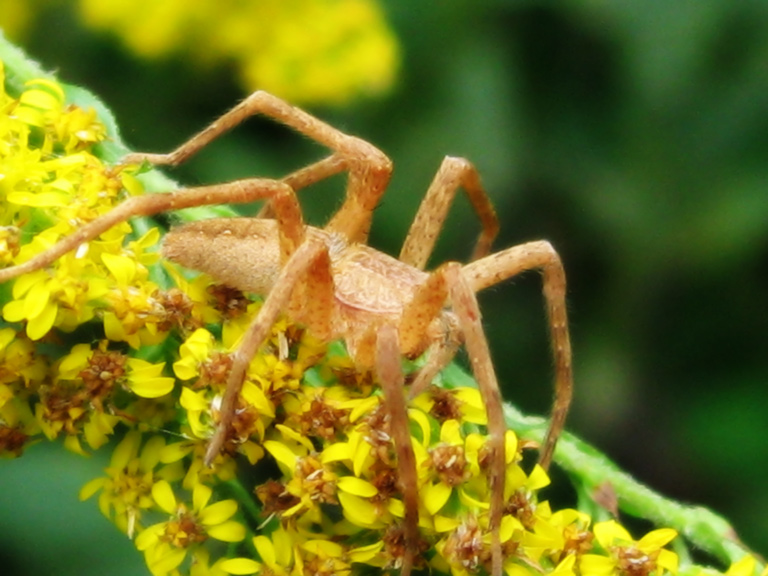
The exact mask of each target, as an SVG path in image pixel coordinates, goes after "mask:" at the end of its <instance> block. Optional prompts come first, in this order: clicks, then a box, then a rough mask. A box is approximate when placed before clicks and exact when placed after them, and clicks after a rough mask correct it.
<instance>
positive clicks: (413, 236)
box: [400, 156, 499, 270]
mask: <svg viewBox="0 0 768 576" xmlns="http://www.w3.org/2000/svg"><path fill="white" fill-rule="evenodd" d="M460 187H461V188H463V189H464V191H465V192H466V193H467V196H468V198H469V201H470V202H471V203H472V207H473V208H474V210H475V212H476V213H477V216H478V217H479V219H480V224H481V225H482V230H481V231H480V235H479V236H478V238H477V243H476V244H475V249H474V252H473V253H472V260H475V259H477V258H481V257H483V256H485V255H486V254H488V251H489V250H490V247H491V243H492V242H493V239H494V238H495V237H496V234H498V232H499V220H498V218H497V217H496V212H495V210H494V209H493V205H492V204H491V201H490V199H489V198H488V194H487V193H486V192H485V189H484V188H483V185H482V184H481V183H480V175H479V174H478V172H477V169H476V168H475V167H474V165H473V164H472V163H471V162H469V160H465V159H464V158H455V157H452V156H446V157H445V159H444V160H443V163H442V164H441V165H440V168H439V169H438V171H437V173H436V174H435V177H434V179H433V180H432V184H430V186H429V188H428V189H427V193H426V195H425V196H424V199H423V200H422V201H421V205H420V206H419V211H418V212H417V213H416V217H415V218H414V219H413V224H411V228H410V230H409V231H408V236H406V238H405V242H404V243H403V248H402V250H401V251H400V260H402V261H403V262H405V263H407V264H410V265H411V266H415V267H416V268H419V269H420V270H423V269H424V266H426V264H427V260H428V259H429V256H430V254H432V250H433V249H434V247H435V242H436V241H437V237H438V235H439V234H440V231H441V229H442V227H443V224H444V223H445V219H446V218H447V216H448V209H449V208H450V207H451V203H452V202H453V199H454V198H455V197H456V192H457V191H458V189H459V188H460Z"/></svg>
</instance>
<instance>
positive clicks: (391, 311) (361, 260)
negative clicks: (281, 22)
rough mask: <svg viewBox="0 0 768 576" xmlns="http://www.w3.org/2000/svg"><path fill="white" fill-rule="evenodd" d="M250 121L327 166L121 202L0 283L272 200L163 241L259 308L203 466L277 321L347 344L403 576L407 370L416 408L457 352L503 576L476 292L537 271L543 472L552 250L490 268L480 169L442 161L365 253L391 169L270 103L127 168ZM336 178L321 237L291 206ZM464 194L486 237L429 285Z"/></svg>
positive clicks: (493, 405)
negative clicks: (129, 234) (542, 315)
mask: <svg viewBox="0 0 768 576" xmlns="http://www.w3.org/2000/svg"><path fill="white" fill-rule="evenodd" d="M254 114H264V115H266V116H270V117H272V118H274V119H276V120H278V121H280V122H282V123H284V124H286V125H288V126H290V127H292V128H293V129H295V130H297V131H299V132H301V133H303V134H305V135H307V136H309V137H311V138H313V139H315V140H317V141H318V142H320V143H321V144H324V145H326V146H328V147H329V148H330V149H331V150H333V154H332V155H330V156H329V157H327V158H325V159H324V160H321V161H319V162H317V163H315V164H312V165H310V166H308V167H306V168H303V169H301V170H298V171H297V172H294V173H293V174H290V175H289V176H287V177H285V178H283V179H281V180H271V179H258V178H253V179H245V180H238V181H234V182H229V183H224V184H216V185H211V186H203V187H198V188H189V189H181V190H177V191H174V192H169V193H165V194H149V195H145V196H137V197H132V198H129V199H128V200H126V201H125V202H123V203H122V204H121V205H119V206H118V207H116V208H115V209H114V210H112V211H111V212H110V213H108V214H106V215H104V216H102V217H100V218H98V219H97V220H94V221H93V222H90V223H88V224H86V225H84V226H83V227H82V228H80V229H79V230H78V231H77V232H76V233H74V234H73V235H71V236H69V237H67V238H65V239H64V240H62V241H61V242H60V243H59V244H57V245H55V246H53V247H52V248H50V249H49V250H48V251H46V252H44V253H42V254H40V255H38V256H37V257H35V258H33V259H32V260H29V261H27V262H25V263H23V264H20V265H18V266H14V267H11V268H6V269H4V270H0V282H3V281H6V280H8V279H10V278H14V277H16V276H18V275H20V274H23V273H26V272H30V271H33V270H37V269H39V268H42V267H44V266H47V265H49V264H50V263H52V262H53V261H54V260H55V259H56V258H58V257H59V256H61V255H62V254H64V253H66V252H68V251H70V250H73V249H75V248H76V247H77V246H79V245H80V244H81V243H83V242H86V241H89V240H91V239H93V238H96V237H98V236H99V235H100V234H102V233H103V232H104V231H106V230H108V229H109V228H111V227H112V226H114V225H115V224H117V223H119V222H122V221H125V220H127V219H128V218H130V217H133V216H137V215H152V214H157V213H159V212H165V211H169V210H175V209H179V208H186V207H191V206H200V205H204V204H222V203H239V202H251V201H254V200H259V199H264V200H267V201H268V203H267V204H266V206H265V209H263V210H262V214H261V216H263V217H262V218H250V219H249V218H239V219H213V220H205V221H200V222H195V223H192V224H187V225H185V226H182V227H180V228H178V229H176V230H173V231H171V232H170V233H169V234H168V235H167V236H166V239H165V244H164V253H165V255H166V256H167V257H168V258H170V259H172V260H174V261H177V262H179V263H180V264H182V265H184V266H187V267H190V268H193V269H197V270H201V271H204V272H207V273H209V274H211V275H212V276H214V277H215V278H217V279H218V280H220V281H221V282H223V283H226V284H229V285H231V286H233V287H235V288H239V289H241V290H244V291H247V292H254V293H257V294H262V295H264V296H265V301H264V304H263V306H262V307H261V309H260V311H259V313H258V314H257V316H256V318H255V319H254V320H253V321H252V323H251V325H250V326H249V328H248V329H247V331H246V332H245V334H244V336H243V339H242V342H241V344H240V346H239V347H238V349H237V350H236V352H235V353H234V357H233V362H232V369H231V371H230V374H229V378H228V382H227V389H226V392H225V395H224V398H223V400H222V402H221V405H220V407H219V425H218V428H217V430H216V432H215V434H214V435H213V438H212V439H211V442H210V444H209V447H208V451H207V455H206V461H207V463H208V464H211V463H212V462H213V460H214V459H215V458H216V457H217V456H218V455H219V453H220V452H221V450H222V447H223V446H224V444H225V442H227V441H228V435H229V434H230V426H231V424H232V420H233V417H234V414H235V410H236V408H237V402H238V398H239V393H240V389H241V387H242V384H243V381H244V379H245V374H246V370H247V367H248V365H249V364H250V361H251V359H252V358H253V356H254V355H255V353H256V351H257V350H258V348H259V347H260V346H261V344H262V343H263V342H264V341H265V339H266V338H267V336H268V334H269V331H270V328H271V326H272V325H273V324H274V322H275V321H276V320H277V318H278V316H279V315H280V314H283V313H285V314H287V315H288V316H289V317H290V318H291V319H292V320H294V321H297V322H300V323H303V324H304V325H306V326H307V329H308V330H310V331H311V333H312V334H313V335H314V336H315V337H317V338H319V339H321V340H325V341H330V340H333V339H337V338H341V339H343V340H344V341H345V343H346V345H347V348H348V350H349V352H350V354H351V356H352V357H353V359H354V360H355V362H356V364H357V366H358V367H359V368H361V369H364V370H373V371H374V373H375V375H376V377H377V380H378V382H379V383H380V384H381V386H382V388H383V390H384V399H385V404H386V408H387V411H388V414H389V419H390V433H391V435H392V437H393V440H394V445H395V450H396V454H397V457H398V470H399V477H400V484H401V490H402V493H403V501H404V505H405V518H404V520H403V534H404V538H405V543H406V546H405V548H406V551H405V554H404V556H403V558H402V564H401V568H402V570H401V573H402V574H404V575H406V576H407V575H408V574H409V573H410V571H411V569H412V566H413V562H414V556H415V554H416V553H417V551H418V544H419V531H418V514H419V504H418V502H419V501H418V492H417V490H418V488H417V472H416V464H415V457H414V454H413V449H412V446H411V439H410V434H409V431H408V430H409V423H408V416H407V409H406V403H405V397H404V395H403V392H402V388H403V386H404V377H403V374H402V370H401V360H402V358H403V357H404V356H405V357H409V358H415V357H417V356H420V355H421V354H423V353H426V359H425V363H424V366H423V368H422V369H421V370H420V372H419V374H418V375H417V377H416V379H415V381H414V383H413V385H412V387H411V394H412V395H413V394H415V393H418V392H419V391H421V390H423V389H424V388H425V387H426V386H427V385H429V383H430V382H431V381H432V378H433V377H434V376H435V375H436V374H437V373H438V372H439V371H440V370H441V369H442V368H443V367H444V366H445V365H446V364H447V363H448V362H450V360H451V359H452V358H453V356H454V354H455V352H456V350H457V348H458V347H459V345H460V344H461V343H462V342H463V343H464V345H465V347H466V349H467V353H468V356H469V359H470V363H471V365H472V371H473V373H474V375H475V378H476V380H477V382H478V386H479V389H480V392H481V393H482V395H483V398H484V400H485V404H486V410H487V412H488V431H489V441H488V446H489V454H490V457H489V460H488V476H489V484H490V491H491V502H490V510H489V518H488V529H489V531H490V532H491V536H492V538H491V540H492V545H491V557H492V574H493V576H501V574H502V562H503V559H502V553H501V544H500V541H499V526H500V524H501V518H502V513H503V510H504V506H505V503H504V478H505V449H504V435H505V429H506V426H505V423H504V417H503V412H502V402H501V396H500V393H499V387H498V383H497V381H496V375H495V372H494V369H493V363H492V361H491V356H490V352H489V349H488V344H487V341H486V338H485V335H484V332H483V329H482V325H481V321H480V310H479V308H478V305H477V300H476V298H475V292H477V291H479V290H482V289H484V288H486V287H488V286H492V285H494V284H497V283H499V282H501V281H503V280H504V279H506V278H509V277H511V276H514V275H515V274H518V273H520V272H523V271H525V270H530V269H534V268H537V269H540V270H541V271H542V274H543V284H544V296H545V300H546V305H547V312H548V315H549V322H550V332H551V339H552V344H553V350H554V358H555V371H556V386H555V390H556V394H555V402H554V407H553V411H552V421H551V424H550V429H549V432H548V434H547V437H546V439H545V441H544V444H543V446H542V450H541V454H540V462H541V464H542V466H544V467H545V468H546V467H547V466H548V465H549V462H550V460H551V458H552V454H553V451H554V447H555V443H556V440H557V437H558V435H559V433H560V431H561V429H562V427H563V423H564V421H565V417H566V414H567V411H568V407H569V404H570V399H571V392H572V375H571V350H570V341H569V337H568V330H567V320H566V310H565V273H564V271H563V268H562V265H561V263H560V259H559V257H558V256H557V253H556V252H555V251H554V249H553V248H552V247H551V245H550V244H549V243H548V242H545V241H539V242H529V243H526V244H522V245H519V246H514V247H512V248H508V249H506V250H503V251H501V252H498V253H495V254H491V255H488V252H489V248H490V245H491V242H492V241H493V238H494V237H495V236H496V233H497V231H498V222H497V219H496V215H495V212H494V210H493V207H492V206H491V203H490V201H489V199H488V197H487V195H486V193H485V191H484V190H483V188H482V186H481V184H480V179H479V177H478V175H477V172H476V171H475V168H474V167H473V166H472V165H471V164H470V163H469V162H467V161H466V160H463V159H460V158H451V157H447V158H446V159H445V160H444V161H443V164H442V166H441V167H440V169H439V171H438V173H437V175H436V176H435V179H434V180H433V182H432V184H431V186H430V187H429V189H428V191H427V194H426V196H425V198H424V200H423V202H422V204H421V207H420V208H419V211H418V213H417V215H416V218H415V219H414V223H413V225H412V227H411V229H410V231H409V233H408V236H407V238H406V240H405V243H404V245H403V248H402V251H401V254H400V257H399V259H396V258H393V257H391V256H387V255H385V254H383V253H381V252H378V251H376V250H374V249H373V248H370V247H368V246H366V245H365V242H366V240H367V237H368V231H369V229H370V224H371V218H372V215H373V210H374V208H375V207H376V205H377V203H378V201H379V199H380V197H381V195H382V194H383V192H384V190H385V189H386V186H387V184H388V182H389V177H390V173H391V170H392V165H391V162H390V160H389V159H388V158H387V157H386V156H385V155H384V154H383V153H382V152H380V151H379V150H378V149H376V148H375V147H374V146H372V145H371V144H369V143H367V142H364V141H362V140H360V139H358V138H354V137H352V136H348V135H346V134H344V133H342V132H339V131H338V130H336V129H335V128H333V127H331V126H329V125H328V124H325V123H323V122H321V121H320V120H318V119H316V118H314V117H313V116H310V115H309V114H307V113H306V112H303V111H302V110H299V109H297V108H294V107H292V106H290V105H288V104H286V103H285V102H283V101H282V100H280V99H279V98H276V97H274V96H272V95H270V94H267V93H264V92H256V93H254V94H252V95H251V96H249V97H248V98H247V99H246V100H244V101H243V102H242V103H240V104H239V105H238V106H236V107H235V108H233V109H232V110H230V111H229V112H228V113H226V114H225V115H224V116H222V117H221V118H220V119H218V120H217V121H216V122H214V123H213V124H211V126H209V127H208V128H206V129H205V130H203V131H202V132H201V133H199V134H198V135H196V136H194V137H193V138H192V139H190V140H189V141H188V142H186V143H185V144H183V145H182V146H180V147H179V148H178V149H177V150H175V151H174V152H172V153H170V154H132V155H130V156H129V157H127V158H126V159H125V160H124V161H125V162H141V161H148V162H151V163H153V164H158V165H163V164H165V165H176V164H179V163H181V162H183V161H184V160H186V159H187V158H189V157H190V156H191V155H193V154H194V153H195V152H197V151H198V150H200V149H201V148H202V147H204V146H205V145H206V144H208V143H209V142H210V141H211V140H213V139H214V138H216V137H217V136H219V135H220V134H222V133H223V132H225V131H227V130H229V129H230V128H232V127H234V126H236V125H237V124H239V123H240V122H242V121H243V120H244V119H245V118H247V117H249V116H252V115H254ZM341 171H347V172H348V173H349V178H348V182H347V193H346V197H345V201H344V204H343V205H342V207H341V208H340V209H339V210H338V212H337V213H336V214H335V215H334V216H333V218H332V219H331V220H330V222H329V223H328V224H327V225H326V227H325V228H323V229H319V228H313V227H310V226H306V225H305V224H304V222H303V219H302V215H301V209H300V206H299V203H298V199H297V197H296V193H295V192H296V191H297V190H299V189H301V188H304V187H306V186H309V185H311V184H313V183H315V182H317V181H319V180H322V179H324V178H327V177H329V176H331V175H333V174H336V173H338V172H341ZM459 188H463V189H464V191H465V192H466V193H467V195H468V197H469V200H470V202H471V204H472V206H473V208H474V210H475V211H476V212H477V214H478V216H479V219H480V221H481V224H482V231H481V233H480V236H479V238H478V240H477V243H476V245H475V251H474V254H473V257H472V260H473V261H472V262H470V263H469V264H467V265H461V264H459V263H457V262H449V263H446V264H443V265H442V266H440V267H439V268H438V269H436V270H435V271H432V272H425V271H424V270H423V268H424V266H425V265H426V262H427V259H428V258H429V255H430V254H431V252H432V249H433V247H434V244H435V241H436V238H437V236H438V234H439V232H440V229H441V228H442V225H443V222H444V220H445V218H446V215H447V213H448V209H449V207H450V205H451V202H452V200H453V197H454V196H455V194H456V191H457V190H458V189H459ZM267 217H269V218H267Z"/></svg>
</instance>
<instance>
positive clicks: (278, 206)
mask: <svg viewBox="0 0 768 576" xmlns="http://www.w3.org/2000/svg"><path fill="white" fill-rule="evenodd" d="M265 198H266V199H270V200H272V204H273V207H274V209H275V211H276V212H277V214H278V222H279V223H280V244H281V253H282V255H283V257H284V258H287V256H288V255H289V254H290V253H292V252H293V251H294V250H295V249H296V247H297V246H298V245H299V244H300V243H301V242H302V241H303V238H304V225H303V222H302V218H301V209H300V207H299V204H298V200H297V198H296V195H295V193H294V192H293V190H292V189H291V187H290V186H288V185H287V184H285V183H284V182H281V181H279V180H269V179H266V178H249V179H245V180H236V181H234V182H228V183H225V184H214V185H211V186H200V187H196V188H182V189H180V190H175V191H173V192H166V193H156V194H146V195H143V196H132V197H130V198H128V199H127V200H125V201H124V202H123V203H122V204H119V205H118V206H116V207H115V208H114V209H113V210H111V211H110V212H107V213H106V214H104V215H102V216H100V217H99V218H96V219H95V220H93V221H91V222H89V223H87V224H85V225H83V226H82V227H80V228H78V229H77V230H76V231H75V232H74V233H72V234H71V235H69V236H67V237H65V238H62V239H61V240H60V241H59V242H57V243H56V244H54V245H53V246H51V247H50V248H49V249H48V250H45V251H44V252H41V253H40V254H37V255H36V256H34V257H33V258H30V259H29V260H27V261H26V262H24V263H22V264H17V265H16V266H9V267H8V268H4V269H2V270H0V283H2V282H6V281H8V280H10V279H12V278H16V277H17V276H20V275H22V274H26V273H29V272H33V271H35V270H39V269H40V268H44V267H46V266H48V265H50V264H52V263H53V262H54V261H55V260H56V259H58V258H60V257H61V256H63V255H64V254H66V253H67V252H70V251H72V250H74V249H75V248H77V247H78V246H80V245H81V244H83V243H84V242H88V241H90V240H93V239H94V238H97V237H98V236H99V235H101V234H103V233H104V232H106V231H107V230H109V229H110V228H112V227H113V226H116V225H117V224H120V223H121V222H125V221H127V220H129V219H130V218H133V217H134V216H152V215H154V214H159V213H160V212H168V211H170V210H178V209H180V208H191V207H194V206H202V205H208V204H224V203H234V204H237V203H245V202H253V201H255V200H260V199H265Z"/></svg>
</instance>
